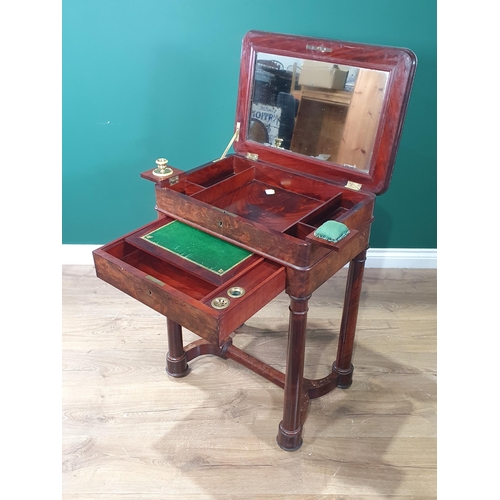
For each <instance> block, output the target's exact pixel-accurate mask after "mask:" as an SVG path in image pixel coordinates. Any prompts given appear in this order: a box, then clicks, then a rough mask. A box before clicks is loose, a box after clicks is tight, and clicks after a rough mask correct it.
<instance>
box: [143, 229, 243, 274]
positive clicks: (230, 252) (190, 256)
mask: <svg viewBox="0 0 500 500" xmlns="http://www.w3.org/2000/svg"><path fill="white" fill-rule="evenodd" d="M142 239H144V240H146V241H149V242H150V243H153V244H154V245H156V246H158V247H160V248H163V249H164V250H166V251H168V252H172V253H174V254H176V255H178V256H180V257H182V258H183V259H186V260H188V261H190V262H193V263H195V264H197V265H199V266H201V267H203V268H204V269H208V270H209V271H212V272H213V273H215V274H218V275H220V276H222V275H223V274H225V273H227V272H228V271H230V270H231V269H232V268H233V267H235V266H237V265H238V264H239V263H240V262H243V261H244V260H245V259H247V258H248V257H250V256H251V255H252V253H251V252H248V251H247V250H244V249H243V248H239V247H237V246H236V245H232V244H231V243H228V242H227V241H223V240H221V239H219V238H217V237H215V236H212V235H210V234H207V233H204V232H203V231H200V230H198V229H196V228H194V227H191V226H188V225H186V224H183V223H182V222H179V221H173V222H170V223H169V224H166V225H165V226H162V227H160V228H158V229H155V230H154V231H151V232H150V233H148V234H146V235H144V236H142Z"/></svg>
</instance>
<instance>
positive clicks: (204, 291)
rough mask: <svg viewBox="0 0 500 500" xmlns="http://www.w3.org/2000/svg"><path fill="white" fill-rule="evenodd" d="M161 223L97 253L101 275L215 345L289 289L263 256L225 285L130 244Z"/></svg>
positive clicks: (241, 268)
mask: <svg viewBox="0 0 500 500" xmlns="http://www.w3.org/2000/svg"><path fill="white" fill-rule="evenodd" d="M164 222H165V223H167V222H169V220H168V219H165V221H164ZM158 224H159V223H158V221H155V222H153V223H151V224H150V225H148V226H145V227H144V228H141V229H139V230H137V231H135V232H134V233H131V234H129V235H126V236H124V237H122V238H119V239H117V240H115V241H113V242H111V243H109V244H107V245H104V246H103V247H101V248H98V249H97V250H95V251H94V252H93V257H94V263H95V268H96V274H97V276H98V277H99V278H100V279H102V280H104V281H106V282H107V283H109V284H110V285H113V286H114V287H116V288H118V289H119V290H121V291H123V292H125V293H126V294H128V295H130V296H131V297H133V298H135V299H137V300H139V301H140V302H142V303H143V304H145V305H147V306H149V307H151V308H152V309H154V310H155V311H157V312H159V313H160V314H163V315H164V316H166V317H168V318H169V319H171V320H172V321H175V322H176V323H178V324H180V325H182V326H183V327H185V328H187V329H189V330H191V331H192V332H194V333H196V334H197V335H199V336H200V337H202V338H203V339H205V340H207V341H209V342H210V343H212V344H217V345H220V344H221V343H222V342H223V341H224V339H226V338H227V337H228V336H229V335H230V334H231V333H232V332H234V330H235V329H236V328H238V327H239V326H240V325H241V324H242V323H244V322H245V321H247V320H248V319H249V318H250V317H252V316H253V315H254V314H255V313H256V312H257V311H259V310H260V309H261V308H262V307H263V306H265V305H266V304H267V303H268V302H270V301H271V300H272V299H274V298H275V297H276V296H277V295H278V294H279V293H281V292H282V291H283V290H284V289H285V274H286V273H285V268H284V267H283V266H280V265H278V264H276V263H274V262H272V261H269V260H267V259H265V258H263V257H259V256H256V255H254V256H252V258H249V259H247V260H246V261H245V262H243V263H242V264H240V265H239V266H238V267H237V269H236V272H235V273H233V274H232V275H231V276H230V277H229V278H228V279H226V280H225V281H224V282H223V283H214V282H213V281H210V280H208V279H207V278H206V276H204V275H203V273H197V272H196V271H195V270H193V268H192V266H189V265H188V266H187V268H185V267H184V266H183V264H182V261H179V259H177V260H176V259H171V258H170V256H169V255H168V254H165V258H163V257H162V254H161V252H157V251H155V252H148V251H146V250H145V249H144V248H141V247H139V246H136V245H134V244H132V243H130V242H133V241H135V237H136V236H137V235H139V234H143V233H144V231H145V230H146V231H147V230H148V229H150V228H152V229H154V228H157V227H158ZM234 289H236V292H234ZM230 294H231V295H230ZM214 301H215V302H214ZM221 304H222V307H223V308H219V307H221Z"/></svg>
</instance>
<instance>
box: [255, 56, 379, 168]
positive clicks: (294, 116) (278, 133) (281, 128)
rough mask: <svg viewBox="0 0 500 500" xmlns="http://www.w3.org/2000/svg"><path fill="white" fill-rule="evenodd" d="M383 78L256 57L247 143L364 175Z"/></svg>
mask: <svg viewBox="0 0 500 500" xmlns="http://www.w3.org/2000/svg"><path fill="white" fill-rule="evenodd" d="M388 76H389V72H387V71H379V70H372V69H366V68H361V67H354V66H345V65H341V64H334V63H330V62H328V63H327V62H323V61H314V60H309V59H299V58H291V57H285V56H281V55H275V54H267V53H264V52H257V53H256V58H255V70H254V81H253V88H252V100H251V109H250V119H249V122H248V123H249V125H248V131H247V139H248V140H251V141H255V142H258V143H260V144H264V145H268V146H269V147H277V148H282V149H286V150H289V151H292V152H294V153H298V154H300V155H305V156H308V157H313V158H318V159H320V160H324V161H326V162H332V163H335V164H339V165H343V166H346V167H350V168H353V169H357V170H359V171H361V172H367V171H368V170H369V168H370V160H371V157H372V153H373V148H374V144H375V139H376V136H377V132H378V129H379V125H380V117H381V113H382V109H383V105H384V97H385V92H386V87H387V82H388Z"/></svg>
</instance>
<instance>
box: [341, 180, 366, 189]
mask: <svg viewBox="0 0 500 500" xmlns="http://www.w3.org/2000/svg"><path fill="white" fill-rule="evenodd" d="M361 186H362V184H358V183H357V182H352V181H347V184H346V185H345V187H346V188H349V189H352V190H353V191H359V190H360V189H361Z"/></svg>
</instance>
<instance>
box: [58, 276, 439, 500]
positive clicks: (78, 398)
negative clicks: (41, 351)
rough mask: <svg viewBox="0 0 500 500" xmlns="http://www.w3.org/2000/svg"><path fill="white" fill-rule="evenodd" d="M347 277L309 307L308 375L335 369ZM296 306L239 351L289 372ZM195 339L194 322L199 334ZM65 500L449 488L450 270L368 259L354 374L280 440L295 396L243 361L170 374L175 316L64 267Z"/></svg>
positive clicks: (262, 319)
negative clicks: (443, 276) (294, 447)
mask: <svg viewBox="0 0 500 500" xmlns="http://www.w3.org/2000/svg"><path fill="white" fill-rule="evenodd" d="M345 277H346V272H345V270H342V271H341V272H340V273H339V274H338V275H337V276H335V277H334V278H332V279H331V280H330V281H329V282H328V283H326V284H325V285H323V287H321V288H320V289H319V290H317V292H316V293H315V294H314V295H313V297H312V299H311V301H310V312H309V323H308V324H309V331H308V343H307V355H306V376H309V377H314V378H319V377H321V376H324V375H326V374H327V373H328V372H329V368H330V366H331V363H332V361H333V360H334V357H335V352H336V341H337V332H338V327H339V322H340V315H341V304H342V301H343V294H344V283H345ZM287 322H288V300H287V296H286V295H285V294H282V295H280V296H279V297H278V298H277V299H275V300H274V301H273V302H272V303H271V304H269V305H268V306H266V307H265V308H264V309H262V310H261V311H260V312H259V313H258V314H257V315H256V316H254V317H253V318H252V319H250V320H249V321H248V322H247V323H245V325H243V326H242V328H241V329H240V330H238V335H237V336H236V337H235V345H237V346H239V347H242V348H244V349H245V350H246V351H248V352H249V353H251V354H253V355H255V356H256V357H259V358H260V359H262V360H263V361H266V362H268V363H269V364H272V365H273V366H275V367H276V368H278V369H281V370H284V353H285V347H286V330H287ZM195 339H197V337H196V336H195V335H194V334H192V333H191V332H188V331H185V341H186V343H187V342H190V341H192V340H195ZM62 346H63V353H62V360H63V366H62V368H63V376H62V380H63V401H62V418H63V450H62V462H63V476H62V477H63V485H62V488H63V499H64V500H70V499H75V500H76V499H79V500H80V499H92V500H94V499H95V500H108V499H130V500H141V499H148V500H153V499H170V498H176V499H178V500H190V499H225V498H226V499H277V498H284V499H337V500H341V499H352V500H357V499H365V500H367V499H375V498H380V499H385V498H390V499H398V498H401V499H410V498H412V499H419V500H422V499H431V498H436V272H435V270H423V269H422V270H404V269H393V270H388V269H367V270H366V271H365V280H364V288H363V292H362V301H361V309H360V315H359V321H358V329H357V337H356V345H355V352H354V359H353V364H354V381H353V384H352V386H351V388H350V389H348V390H340V389H337V390H335V391H333V392H331V393H330V394H327V395H326V396H323V397H322V398H319V399H316V400H313V401H312V403H311V405H310V412H309V415H308V417H307V421H306V424H305V429H304V434H303V437H304V444H303V445H302V448H300V450H298V451H296V452H285V451H283V450H281V449H280V448H279V447H278V446H277V444H276V434H277V428H278V424H279V422H280V420H281V416H282V401H283V391H282V389H280V388H279V387H277V386H274V385H273V384H272V383H270V382H268V381H267V380H265V379H263V378H261V377H259V376H258V375H256V374H254V373H253V372H251V371H248V370H247V369H246V368H244V367H242V366H240V365H238V364H237V363H235V362H233V361H231V360H226V361H224V360H222V359H219V358H216V357H213V356H203V357H200V358H198V359H196V360H194V361H192V362H191V363H190V368H191V373H190V374H189V375H188V376H187V377H185V378H182V379H172V378H170V377H168V376H167V375H166V373H165V354H166V350H167V346H166V327H165V318H163V317H162V316H160V315H159V314H158V313H156V312H154V311H152V310H150V309H149V308H147V307H146V306H144V305H142V304H140V303H138V302H136V301H135V300H133V299H131V298H130V297H128V296H127V295H125V294H123V293H122V292H120V291H118V290H116V289H114V288H113V287H111V286H110V285H108V284H106V283H104V282H102V281H100V280H98V279H97V278H96V277H95V274H94V269H93V267H91V266H65V267H63V339H62Z"/></svg>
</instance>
